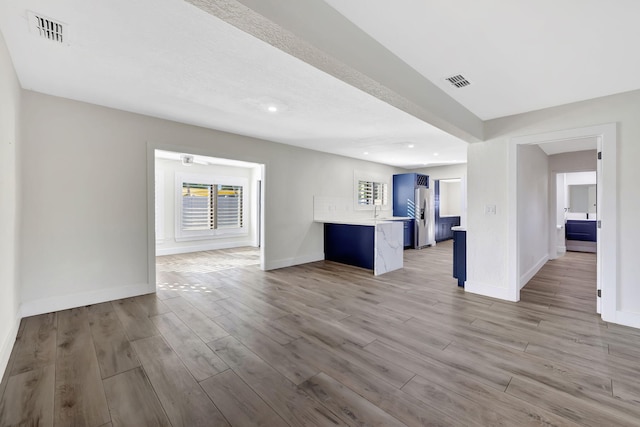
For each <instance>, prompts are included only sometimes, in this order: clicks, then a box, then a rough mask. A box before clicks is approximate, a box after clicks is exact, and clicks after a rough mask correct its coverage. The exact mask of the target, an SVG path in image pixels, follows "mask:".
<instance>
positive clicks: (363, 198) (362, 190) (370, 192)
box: [358, 180, 387, 206]
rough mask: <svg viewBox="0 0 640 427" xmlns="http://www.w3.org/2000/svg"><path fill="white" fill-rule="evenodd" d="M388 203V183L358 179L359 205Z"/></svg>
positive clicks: (383, 204)
mask: <svg viewBox="0 0 640 427" xmlns="http://www.w3.org/2000/svg"><path fill="white" fill-rule="evenodd" d="M386 204H387V184H386V183H383V182H375V181H363V180H358V205H359V206H373V205H379V206H380V205H382V206H385V205H386Z"/></svg>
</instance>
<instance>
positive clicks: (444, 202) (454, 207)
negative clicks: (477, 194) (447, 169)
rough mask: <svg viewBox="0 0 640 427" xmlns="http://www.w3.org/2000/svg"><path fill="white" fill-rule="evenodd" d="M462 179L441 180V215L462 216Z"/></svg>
mask: <svg viewBox="0 0 640 427" xmlns="http://www.w3.org/2000/svg"><path fill="white" fill-rule="evenodd" d="M461 184H462V180H460V181H454V182H450V181H443V180H440V216H441V217H442V216H460V214H461V213H462V191H461V187H462V185H461Z"/></svg>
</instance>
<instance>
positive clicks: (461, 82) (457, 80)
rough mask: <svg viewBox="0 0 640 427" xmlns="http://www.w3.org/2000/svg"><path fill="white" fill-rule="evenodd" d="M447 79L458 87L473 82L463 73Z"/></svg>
mask: <svg viewBox="0 0 640 427" xmlns="http://www.w3.org/2000/svg"><path fill="white" fill-rule="evenodd" d="M446 80H447V81H448V82H449V83H451V84H452V85H454V86H455V87H457V88H461V87H465V86H469V85H470V84H471V83H470V82H469V80H467V79H465V78H464V77H463V76H462V75H460V74H457V75H455V76H451V77H447V78H446Z"/></svg>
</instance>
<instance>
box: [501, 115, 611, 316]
mask: <svg viewBox="0 0 640 427" xmlns="http://www.w3.org/2000/svg"><path fill="white" fill-rule="evenodd" d="M588 137H596V138H597V139H598V147H599V152H601V153H602V160H599V162H601V163H600V164H599V165H598V167H599V168H601V169H599V170H600V171H601V173H599V174H598V192H599V196H600V198H599V199H598V205H599V207H600V209H598V215H599V219H600V220H601V221H602V223H601V224H602V227H601V229H600V230H599V236H598V253H597V260H598V261H597V263H598V273H597V274H598V282H599V285H598V286H599V287H601V289H602V300H601V301H602V313H601V314H602V319H603V320H605V321H610V322H615V319H616V312H617V309H618V286H617V255H618V253H617V251H618V249H617V248H618V241H617V239H618V232H617V230H618V225H617V212H618V205H617V202H618V200H617V172H616V165H617V144H618V143H617V125H616V123H607V124H602V125H596V126H589V127H583V128H575V129H568V130H561V131H554V132H546V133H541V134H535V135H525V136H518V137H514V138H511V140H510V144H509V174H508V177H509V181H510V182H511V183H512V184H511V185H509V186H508V196H509V199H508V200H509V208H508V209H509V211H510V215H508V218H509V224H508V229H509V248H510V249H509V251H508V254H509V255H508V256H509V260H508V261H509V262H508V265H509V272H508V274H509V276H508V277H509V280H508V286H509V297H510V298H512V300H513V301H519V300H520V271H519V270H520V268H519V259H520V245H521V244H523V242H520V240H519V237H518V224H519V221H521V220H524V219H521V218H518V191H517V188H518V186H517V177H518V150H517V148H518V146H519V145H523V144H526V145H537V144H543V143H547V142H556V141H564V140H571V139H580V138H588Z"/></svg>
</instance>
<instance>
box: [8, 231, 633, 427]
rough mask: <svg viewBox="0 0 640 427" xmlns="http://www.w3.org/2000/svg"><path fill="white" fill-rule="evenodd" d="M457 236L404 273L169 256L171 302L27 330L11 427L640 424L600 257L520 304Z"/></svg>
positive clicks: (246, 255)
mask: <svg viewBox="0 0 640 427" xmlns="http://www.w3.org/2000/svg"><path fill="white" fill-rule="evenodd" d="M451 253H452V245H451V242H443V243H439V244H438V245H437V246H436V247H434V248H426V249H423V250H419V251H415V250H409V251H406V252H405V268H404V269H402V270H399V271H394V272H391V273H388V274H385V275H382V276H379V277H374V276H373V275H372V273H371V272H370V271H366V270H362V269H359V268H355V267H350V266H345V265H340V264H336V263H331V262H316V263H311V264H305V265H300V266H296V267H291V268H285V269H280V270H275V271H270V272H262V271H260V270H259V269H258V267H257V264H258V254H257V251H255V250H253V249H251V248H239V249H228V250H223V251H209V252H202V253H197V254H191V255H189V254H186V255H178V256H169V257H159V258H158V269H157V270H158V292H157V293H156V294H155V295H145V296H141V297H136V298H128V299H124V300H119V301H112V302H108V303H103V304H96V305H93V306H89V307H81V308H77V309H73V310H65V311H60V312H57V313H50V314H44V315H41V316H34V317H30V318H26V319H23V321H22V323H21V325H20V329H19V332H18V339H17V341H16V344H15V346H14V348H13V352H12V355H11V359H10V361H9V366H8V368H7V371H6V373H5V375H4V377H3V380H2V383H1V384H0V426H18V425H39V426H68V425H69V426H70V425H82V426H96V427H97V426H102V425H109V426H169V425H172V426H198V425H202V426H224V425H232V426H251V425H255V426H342V425H349V426H362V425H372V426H396V425H398V426H400V425H407V426H578V425H581V426H640V386H639V385H638V381H637V380H638V378H639V376H640V362H639V360H640V331H639V330H635V329H631V328H625V327H621V326H617V325H609V324H607V323H605V322H603V321H602V320H601V319H600V318H599V316H597V315H596V314H595V274H596V260H595V254H588V253H567V255H566V256H564V257H562V258H560V259H557V260H554V261H550V262H548V263H547V265H545V266H544V267H543V269H542V270H541V271H540V272H539V273H538V274H537V275H536V276H535V277H534V278H533V279H532V280H531V281H530V282H529V283H528V284H527V286H526V287H524V288H523V289H522V292H521V295H522V301H520V302H519V303H509V302H504V301H499V300H494V299H491V298H487V297H482V296H477V295H472V294H467V293H465V292H464V291H463V290H461V289H459V288H458V287H457V286H456V281H455V279H453V278H452V277H451V270H452V265H451V262H452V260H451V258H452V256H451Z"/></svg>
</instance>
